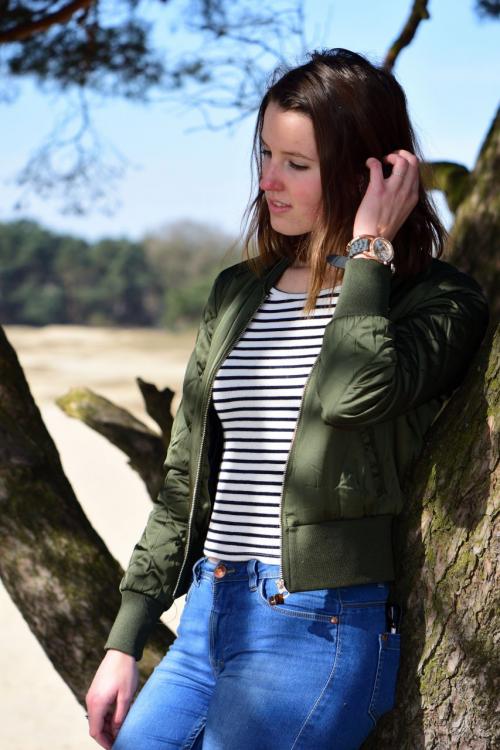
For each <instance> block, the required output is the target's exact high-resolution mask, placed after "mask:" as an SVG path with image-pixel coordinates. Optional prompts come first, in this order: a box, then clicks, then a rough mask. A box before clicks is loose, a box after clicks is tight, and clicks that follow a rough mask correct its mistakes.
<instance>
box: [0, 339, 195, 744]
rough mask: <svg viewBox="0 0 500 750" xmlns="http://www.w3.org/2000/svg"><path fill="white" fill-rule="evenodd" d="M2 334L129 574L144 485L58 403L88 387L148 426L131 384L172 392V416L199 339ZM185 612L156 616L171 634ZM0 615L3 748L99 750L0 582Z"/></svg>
mask: <svg viewBox="0 0 500 750" xmlns="http://www.w3.org/2000/svg"><path fill="white" fill-rule="evenodd" d="M5 331H6V333H7V336H8V338H9V340H10V342H11V344H12V345H13V346H14V348H15V349H16V351H17V354H18V357H19V360H20V362H21V365H22V366H23V368H24V371H25V374H26V377H27V380H28V383H29V385H30V388H31V391H32V393H33V396H34V398H35V400H36V402H37V404H38V406H39V407H40V409H41V412H42V416H43V419H44V421H45V424H46V426H47V428H48V430H49V432H50V433H51V435H52V437H53V439H54V441H55V443H56V445H57V447H58V449H59V451H60V455H61V459H62V463H63V466H64V470H65V472H66V474H67V476H68V478H69V480H70V482H71V484H72V485H73V488H74V489H75V492H76V494H77V496H78V498H79V500H80V503H81V505H82V507H83V509H84V510H85V512H86V514H87V515H88V517H89V519H90V521H91V522H92V524H93V525H94V527H95V528H96V530H97V531H98V533H99V534H100V535H101V536H102V538H103V539H104V540H105V541H106V543H107V544H108V547H109V548H110V550H111V553H112V554H113V555H114V556H115V557H116V558H117V559H118V560H119V561H120V563H121V564H122V566H124V567H125V566H126V564H127V561H128V559H129V557H130V553H131V551H132V548H133V545H134V544H135V542H136V541H137V539H138V538H139V536H140V533H141V531H142V528H143V527H144V524H145V522H146V518H147V515H148V513H149V511H150V508H151V502H150V500H149V498H148V496H147V494H146V491H145V488H144V485H143V484H142V482H141V480H140V479H139V478H138V476H137V475H136V474H135V473H134V472H133V471H132V470H131V469H130V468H129V467H128V466H127V462H126V461H127V460H126V458H125V456H124V455H123V454H122V453H121V452H120V451H119V450H118V449H117V448H115V447H114V446H112V445H111V444H110V443H108V442H107V441H106V440H105V439H104V438H102V437H101V436H100V435H98V434H96V433H94V432H93V431H92V430H91V429H89V428H88V427H86V426H85V425H83V424H82V423H80V422H78V421H76V420H73V419H71V418H69V417H67V416H66V415H65V414H64V413H63V412H62V411H61V410H60V409H59V408H58V407H57V406H56V405H55V404H54V399H55V398H56V397H57V396H60V395H62V394H64V393H66V392H67V390H68V389H69V388H71V387H74V386H87V387H89V388H92V389H93V390H95V391H96V392H97V393H100V394H101V395H103V396H105V397H107V398H109V399H111V400H112V401H114V402H115V403H117V404H119V405H121V406H124V407H126V408H128V409H129V410H130V411H131V412H133V413H134V415H135V416H137V417H138V418H139V419H142V420H143V421H145V422H147V423H148V424H149V425H150V426H152V427H154V424H153V423H152V422H151V421H150V420H149V418H148V417H147V415H146V414H145V412H144V410H143V407H142V398H141V395H140V392H139V389H138V388H137V385H136V383H135V378H136V377H137V376H140V377H142V378H143V379H145V380H148V381H150V382H153V383H155V384H156V385H157V386H158V387H162V388H163V387H165V386H168V387H169V388H172V390H174V391H175V392H176V396H175V398H174V401H173V404H172V407H173V411H174V413H175V409H176V408H177V404H178V401H179V398H180V388H181V385H182V378H183V375H184V370H185V367H186V363H187V360H188V357H189V354H190V352H191V350H192V347H193V344H194V338H195V332H194V331H193V332H190V333H185V334H178V335H176V334H167V333H165V332H163V331H152V330H149V329H147V330H145V329H133V330H132V329H121V330H117V329H112V328H87V327H78V326H47V327H45V328H39V329H35V328H31V327H25V326H7V327H6V328H5ZM89 468H91V470H89ZM118 514H119V515H120V516H121V518H122V520H121V522H120V524H117V523H116V517H117V515H118ZM182 605H183V597H182V598H181V599H179V600H177V602H176V603H175V604H174V607H172V609H171V610H169V612H166V613H165V614H164V615H163V617H162V619H163V620H164V622H167V623H168V625H169V626H170V627H171V628H172V629H173V630H174V632H175V631H176V627H177V624H178V619H179V615H180V613H181V612H182ZM0 612H1V613H2V617H1V624H0V632H1V638H2V642H3V644H4V647H3V648H2V649H1V650H0V675H1V677H0V685H1V712H0V716H1V719H0V747H2V748H6V749H7V748H8V749H9V750H92V749H93V750H95V749H96V748H97V747H99V746H98V745H97V744H96V743H95V742H94V741H93V740H92V739H91V738H89V736H88V733H87V722H86V720H85V718H84V711H83V709H82V708H81V706H79V704H78V703H77V702H76V700H75V698H74V697H73V695H72V693H71V692H70V691H69V689H68V688H67V687H66V685H65V683H64V682H63V681H62V680H61V678H60V677H59V675H58V674H57V672H56V671H55V670H54V668H53V667H52V665H51V663H50V661H49V660H48V658H47V657H46V656H45V653H44V651H43V650H42V648H41V647H40V646H39V644H38V642H37V640H36V639H35V637H34V636H33V635H32V634H31V631H30V630H29V628H28V626H27V625H26V623H25V621H24V620H23V618H22V616H21V614H20V613H19V611H18V610H17V608H16V607H15V606H14V604H13V603H12V601H11V599H10V597H9V596H8V594H7V592H6V591H5V589H4V587H3V586H2V585H1V582H0Z"/></svg>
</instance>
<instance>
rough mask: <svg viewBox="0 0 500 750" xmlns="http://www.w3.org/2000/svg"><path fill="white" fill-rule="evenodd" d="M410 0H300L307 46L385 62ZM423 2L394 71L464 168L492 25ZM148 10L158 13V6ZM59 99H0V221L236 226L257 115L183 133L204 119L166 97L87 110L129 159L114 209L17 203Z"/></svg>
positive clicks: (498, 58) (129, 227)
mask: <svg viewBox="0 0 500 750" xmlns="http://www.w3.org/2000/svg"><path fill="white" fill-rule="evenodd" d="M179 4H180V3H179V2H177V6H179ZM175 5H176V3H175V2H173V3H172V5H171V6H169V7H170V8H171V9H175ZM410 6H411V0H407V1H405V0H378V2H373V0H349V1H348V2H347V0H337V1H336V2H335V1H333V0H331V1H330V2H320V0H306V2H305V10H306V16H307V29H306V32H307V39H308V44H309V47H310V48H314V47H321V46H326V47H347V48H348V49H353V50H355V51H357V52H361V53H362V54H365V55H367V56H368V57H369V59H370V60H372V61H373V62H380V61H381V60H382V59H383V57H384V55H385V52H386V50H387V48H388V47H389V45H390V43H391V42H392V41H393V40H394V38H395V37H396V35H397V34H398V33H399V31H400V29H401V27H402V24H403V22H404V21H405V20H406V16H407V13H408V10H409V8H410ZM429 6H430V8H429V10H430V14H431V18H430V19H429V20H428V21H424V22H422V23H421V24H420V27H419V29H418V32H417V36H416V38H415V39H414V41H413V43H412V44H411V46H410V47H408V48H406V49H405V50H403V52H402V53H401V55H400V57H399V58H398V61H397V63H396V68H395V74H396V76H397V78H398V80H399V81H400V83H401V84H402V86H403V88H404V90H405V92H406V95H407V98H408V102H409V110H410V117H411V119H412V122H413V124H414V127H415V130H416V133H417V137H418V138H419V140H420V143H421V146H422V149H423V153H424V156H425V157H426V158H427V159H429V160H433V159H446V160H452V161H457V162H460V163H462V164H465V165H466V166H467V167H469V168H471V167H473V166H474V163H475V160H476V158H477V154H478V151H479V148H480V145H481V143H482V141H483V139H484V136H485V134H486V132H487V130H488V128H489V126H490V123H491V121H492V118H493V116H494V114H495V111H496V108H497V106H498V91H499V90H500V87H499V78H500V76H499V72H498V71H499V70H500V65H499V63H500V54H499V52H498V50H500V44H499V34H498V30H499V26H498V23H495V22H493V21H484V20H483V21H482V20H480V19H479V18H477V16H476V14H475V13H474V11H473V8H474V2H473V0H462V1H459V2H457V1H456V0H440V1H439V2H438V0H433V1H432V2H430V3H429ZM151 9H152V12H153V13H155V14H156V17H158V11H157V6H156V5H154V6H153V5H152V6H151ZM162 12H163V10H161V9H160V13H162ZM162 20H163V19H162ZM4 85H5V84H4ZM61 104H62V103H61V102H60V101H58V99H57V98H56V97H54V96H53V95H50V96H49V95H44V94H43V93H42V92H40V91H37V90H36V89H35V87H34V86H33V85H32V84H31V83H27V84H23V85H22V86H21V88H20V94H19V97H18V98H17V100H16V101H15V103H14V104H12V105H4V104H0V139H1V143H2V145H3V148H2V160H1V164H2V168H1V171H0V221H7V220H11V219H15V218H20V217H28V218H33V219H36V220H37V221H39V222H40V223H42V224H44V225H45V226H47V227H50V228H52V229H55V230H58V231H67V232H71V233H73V234H76V235H79V236H82V237H85V238H87V239H90V240H93V239H97V238H99V237H102V236H108V237H109V236H127V237H129V238H131V239H139V238H140V237H141V235H142V234H143V233H145V232H147V231H154V230H156V229H158V228H159V227H160V226H162V225H164V224H167V223H169V222H173V221H177V220H182V219H194V220H199V221H204V222H209V223H211V224H212V225H214V226H216V227H219V228H220V229H223V230H225V231H227V232H229V233H231V234H237V233H238V232H239V229H240V222H241V217H242V214H243V211H244V209H245V206H246V204H247V201H248V198H249V190H250V149H251V138H252V131H253V124H254V122H253V118H252V117H250V118H248V119H247V120H245V121H243V122H242V123H241V124H240V125H238V126H237V127H236V128H235V129H234V131H233V132H228V131H227V130H222V131H217V132H214V131H209V130H206V129H198V130H195V131H194V132H189V131H190V129H192V128H196V127H199V126H201V125H202V120H201V118H200V116H199V114H198V113H197V112H195V111H187V112H184V113H183V114H180V113H179V111H178V109H177V110H174V109H173V108H172V106H169V105H167V104H155V105H154V106H153V105H151V106H142V105H139V104H131V103H127V102H123V101H120V100H108V101H107V102H106V103H104V104H102V103H101V104H100V105H99V107H98V108H97V109H96V110H95V112H94V115H93V119H94V123H95V125H96V127H97V130H98V131H99V134H100V136H101V138H102V139H103V140H105V141H108V142H109V143H113V144H114V145H115V146H116V148H117V149H119V151H120V152H122V153H123V154H124V155H125V156H126V157H127V159H128V160H129V161H130V162H131V164H132V166H131V167H130V168H129V169H128V172H127V174H126V176H125V178H124V179H123V180H122V181H121V182H120V184H119V185H118V187H117V188H115V190H116V200H117V201H118V202H119V205H118V207H117V209H116V211H115V212H114V214H113V215H112V216H106V215H103V214H102V213H101V212H99V211H90V212H89V213H88V214H87V215H86V216H84V217H73V216H66V215H63V214H62V212H61V208H60V204H59V203H58V201H57V200H55V199H52V200H41V199H39V198H36V197H33V196H32V195H31V196H29V205H28V206H26V207H25V208H24V209H23V210H22V211H16V210H14V205H15V203H16V200H17V199H18V198H19V196H20V190H19V188H16V186H15V185H14V184H13V180H14V178H15V176H16V174H17V173H18V172H19V171H20V169H21V168H22V167H23V166H24V164H25V163H26V161H27V158H28V156H29V155H30V154H31V153H32V152H33V151H34V150H35V149H36V147H37V146H38V145H40V143H41V140H42V137H43V136H45V135H46V134H47V133H49V132H50V130H51V128H52V125H53V122H54V119H53V118H54V113H55V112H58V111H62V106H61ZM436 202H437V204H438V208H439V209H440V212H441V215H442V217H443V219H444V220H445V223H446V224H447V226H449V224H450V218H451V217H450V216H449V214H448V212H447V210H446V209H445V207H444V202H443V201H442V200H440V199H439V197H438V196H436Z"/></svg>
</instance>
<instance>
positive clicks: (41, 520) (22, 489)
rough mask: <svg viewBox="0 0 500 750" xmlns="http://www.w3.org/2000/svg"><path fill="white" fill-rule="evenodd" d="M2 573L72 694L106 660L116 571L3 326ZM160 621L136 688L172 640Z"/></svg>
mask: <svg viewBox="0 0 500 750" xmlns="http://www.w3.org/2000/svg"><path fill="white" fill-rule="evenodd" d="M0 509H1V512H0V549H1V555H0V576H1V577H2V580H3V582H4V584H5V587H6V589H7V591H8V593H9V595H10V596H11V598H12V599H13V601H14V603H15V605H16V606H17V607H18V609H19V610H20V612H21V613H22V615H23V617H24V619H25V620H26V622H27V623H28V625H29V627H30V629H31V630H32V632H33V635H34V636H35V638H37V640H38V641H39V642H40V644H41V645H42V647H43V649H44V650H45V652H46V654H47V656H48V657H49V659H50V660H51V662H52V664H53V665H54V667H55V669H56V670H57V671H58V672H59V674H60V675H61V677H62V678H63V680H64V681H65V682H66V683H67V685H68V687H69V688H70V689H71V691H72V692H73V693H74V695H75V696H76V698H77V699H78V700H79V701H80V703H82V705H83V704H84V699H85V693H86V691H87V689H88V686H89V685H90V682H91V681H92V677H93V675H94V673H95V671H96V669H97V667H98V665H99V663H100V661H101V659H102V657H103V656H104V651H103V646H104V643H105V641H106V638H107V636H108V633H109V630H110V629H111V625H112V623H113V620H114V618H115V616H116V612H117V610H118V607H119V603H120V596H119V591H118V584H119V581H120V579H121V577H122V575H123V571H122V569H121V567H120V565H119V564H118V563H117V561H116V560H115V559H114V558H113V557H112V556H111V554H110V552H109V550H108V549H107V547H106V545H105V544H104V542H103V540H102V539H101V538H100V536H99V535H98V534H97V533H96V532H95V530H94V529H93V528H92V526H91V525H90V523H89V521H88V519H87V517H86V516H85V514H84V512H83V510H82V508H81V507H80V505H79V503H78V501H77V499H76V497H75V494H74V492H73V490H72V488H71V485H70V483H69V482H68V480H67V478H66V476H65V474H64V471H63V468H62V465H61V462H60V459H59V454H58V452H57V449H56V447H55V445H54V443H53V441H52V438H51V436H50V435H49V433H48V431H47V429H46V427H45V425H44V423H43V421H42V417H41V414H40V411H39V409H38V407H37V406H36V404H35V402H34V400H33V397H32V395H31V393H30V390H29V386H28V384H27V382H26V379H25V377H24V373H23V371H22V368H21V366H20V364H19V362H18V359H17V356H16V353H15V351H14V349H13V348H12V347H11V345H10V343H9V342H8V340H7V338H6V336H5V333H4V331H3V330H2V329H1V328H0ZM173 639H174V635H173V634H172V632H171V631H170V630H169V629H168V628H166V627H165V626H164V625H163V624H161V623H160V624H159V625H158V627H157V628H156V629H155V631H154V635H153V638H152V639H151V640H150V642H149V645H148V647H147V649H146V650H145V652H144V658H143V660H142V661H141V662H140V665H139V666H140V672H141V684H142V683H143V682H144V680H145V679H146V677H147V675H148V674H149V673H150V672H151V670H152V668H153V666H154V664H156V663H157V662H158V661H159V659H160V658H161V656H162V655H163V654H164V653H165V651H166V650H167V649H168V646H169V645H170V644H171V643H172V641H173Z"/></svg>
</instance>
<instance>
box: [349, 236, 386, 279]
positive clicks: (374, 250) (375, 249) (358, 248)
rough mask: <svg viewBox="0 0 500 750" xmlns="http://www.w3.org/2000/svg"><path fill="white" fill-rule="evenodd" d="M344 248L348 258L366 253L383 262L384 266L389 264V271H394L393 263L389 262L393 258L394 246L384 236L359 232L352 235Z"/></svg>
mask: <svg viewBox="0 0 500 750" xmlns="http://www.w3.org/2000/svg"><path fill="white" fill-rule="evenodd" d="M346 250H347V257H348V258H353V257H354V256H355V255H358V253H368V254H369V255H371V256H372V257H373V259H374V260H378V261H379V263H383V264H384V266H389V265H390V267H391V271H392V273H394V270H395V269H394V264H393V263H391V261H392V260H393V258H394V248H393V246H392V242H390V241H389V240H387V239H386V238H385V237H374V236H373V235H371V234H360V235H358V236H357V237H353V238H352V240H351V241H350V242H348V243H347V247H346Z"/></svg>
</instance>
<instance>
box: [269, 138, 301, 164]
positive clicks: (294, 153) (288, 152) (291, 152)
mask: <svg viewBox="0 0 500 750" xmlns="http://www.w3.org/2000/svg"><path fill="white" fill-rule="evenodd" d="M260 140H261V143H262V145H263V146H267V143H266V142H265V140H264V139H263V138H261V139H260ZM282 153H283V154H285V155H286V156H298V157H300V158H301V159H307V161H314V159H311V157H310V156H306V155H305V154H301V153H299V151H282Z"/></svg>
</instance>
